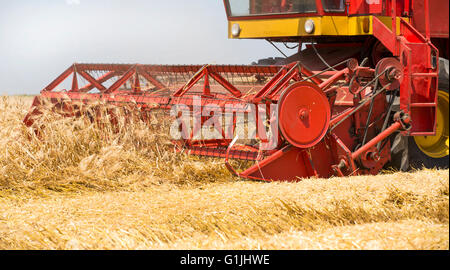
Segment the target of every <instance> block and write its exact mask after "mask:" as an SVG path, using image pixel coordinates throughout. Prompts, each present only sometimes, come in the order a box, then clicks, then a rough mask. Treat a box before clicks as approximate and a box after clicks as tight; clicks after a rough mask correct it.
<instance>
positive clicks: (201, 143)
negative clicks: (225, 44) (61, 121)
mask: <svg viewBox="0 0 450 270" xmlns="http://www.w3.org/2000/svg"><path fill="white" fill-rule="evenodd" d="M224 4H225V8H226V11H227V15H228V22H229V37H230V38H232V39H266V40H267V41H269V42H270V43H272V45H274V46H275V47H276V45H275V43H278V44H284V45H286V46H287V47H288V48H298V51H297V52H296V53H295V54H293V55H292V56H289V57H286V58H283V59H279V58H278V59H266V60H263V61H260V62H259V64H266V65H247V66H244V65H239V66H238V65H235V66H231V65H226V66H225V65H199V66H195V65H189V66H188V65H178V66H167V65H165V66H163V65H139V64H133V65H123V64H74V65H72V66H71V67H69V68H68V69H67V70H66V71H64V72H63V73H62V74H61V75H60V76H59V77H58V78H56V80H54V81H53V82H52V83H51V84H49V85H48V86H47V87H46V88H44V90H42V92H41V95H40V96H38V97H36V98H35V100H34V102H33V105H32V108H31V110H30V113H29V114H28V115H27V117H26V119H25V123H26V124H27V125H28V126H32V125H33V123H34V121H35V119H36V117H39V115H40V114H41V109H42V107H41V106H43V104H44V103H50V104H53V106H54V109H55V112H56V111H58V112H59V113H63V114H64V115H68V116H74V115H79V114H80V111H82V110H81V108H82V107H83V106H84V105H90V106H96V105H95V104H99V102H100V103H102V104H110V105H113V106H116V107H118V108H125V107H130V106H133V107H135V108H136V109H138V110H140V111H141V112H142V115H148V114H151V113H153V112H154V111H155V110H165V111H167V112H169V111H171V112H172V116H175V117H178V118H177V121H178V122H176V123H178V124H179V128H180V130H181V131H182V132H181V133H182V135H183V136H182V138H178V140H176V141H174V143H176V144H177V145H180V146H182V147H183V149H186V150H187V151H189V152H190V153H191V154H194V155H202V156H212V157H221V158H225V163H226V165H227V167H228V168H229V169H230V171H231V172H233V173H235V174H237V175H239V176H241V177H244V178H249V179H257V180H266V181H276V180H280V181H284V180H288V181H296V180H300V179H302V178H307V177H314V176H316V177H332V176H348V175H357V174H377V173H378V172H379V171H380V170H381V169H382V168H384V167H385V166H387V165H390V166H396V167H398V168H400V169H403V170H405V169H408V168H410V167H411V166H415V167H418V166H426V167H444V168H448V164H449V161H448V154H449V139H448V133H449V120H448V118H449V111H448V110H449V94H448V84H449V81H448V76H449V75H448V72H449V71H448V60H447V59H448V57H449V55H448V51H449V27H448V14H449V9H448V6H449V2H448V1H444V0H425V1H418V0H397V1H395V0H345V1H344V0H224ZM292 43H296V46H293V47H290V44H292ZM267 64H269V65H267ZM71 75H72V77H71V78H70V76H71ZM66 79H67V80H71V83H70V84H71V88H70V89H68V90H57V87H58V86H59V85H61V84H62V83H63V81H65V80H66ZM82 82H84V83H82ZM98 106H100V105H98ZM179 108H183V110H179ZM186 111H188V112H189V115H190V116H194V117H197V118H196V119H200V120H199V121H197V122H198V124H197V125H195V124H194V128H193V129H188V130H185V129H184V125H187V122H189V121H191V120H187V122H186V121H185V122H183V118H182V117H180V115H183V113H184V112H186ZM174 112H175V113H174ZM239 114H246V115H247V116H246V117H247V118H246V120H247V122H252V121H253V120H254V121H253V122H254V128H253V129H252V130H253V135H254V136H253V137H252V138H250V139H249V140H247V141H242V140H238V139H240V137H238V136H237V133H238V130H239V128H240V124H241V123H242V122H241V121H239V119H238V116H237V115H239ZM250 116H253V118H250ZM223 117H225V118H226V120H225V121H224V120H223ZM249 119H253V120H249ZM194 122H195V120H194ZM187 126H189V125H187ZM205 127H206V128H207V129H209V130H214V131H215V132H216V133H218V136H216V137H214V138H204V137H202V136H197V135H198V134H199V133H201V131H202V130H203V128H205ZM246 128H247V129H250V128H249V126H247V127H246ZM247 134H248V133H247ZM216 135H217V134H216ZM229 159H242V160H250V161H254V164H253V165H252V166H250V167H249V168H248V169H246V170H244V171H243V172H240V173H237V172H236V171H235V170H234V168H233V167H232V166H231V165H230V163H229V162H228V160H229Z"/></svg>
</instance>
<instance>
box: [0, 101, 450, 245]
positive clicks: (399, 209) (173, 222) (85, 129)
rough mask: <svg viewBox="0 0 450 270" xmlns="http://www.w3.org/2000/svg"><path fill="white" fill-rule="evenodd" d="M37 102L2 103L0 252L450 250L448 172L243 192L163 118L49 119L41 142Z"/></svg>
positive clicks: (251, 185)
mask: <svg viewBox="0 0 450 270" xmlns="http://www.w3.org/2000/svg"><path fill="white" fill-rule="evenodd" d="M31 101H32V98H30V97H2V98H1V100H0V249H20V250H22V249H32V250H35V249H46V250H47V249H75V250H79V249H82V250H83V249H163V250H166V249H168V250H170V249H188V250H195V249H251V250H255V249H264V250H272V249H296V250H298V249H319V250H326V249H333V250H334V249H345V250H347V249H357V250H360V249H369V250H373V249H388V250H392V249H400V250H402V249H427V250H428V249H444V250H448V249H449V171H448V170H428V169H423V170H417V171H414V172H410V173H401V172H383V173H382V174H380V175H378V176H355V177H347V178H331V179H306V180H304V181H301V182H299V183H261V182H252V181H244V180H242V179H238V178H236V177H233V176H231V175H230V174H229V173H228V171H227V169H226V168H225V166H224V164H223V161H221V160H215V159H200V158H197V157H192V156H187V155H185V154H183V153H176V152H175V149H174V148H173V146H172V145H171V144H170V143H169V142H168V137H167V135H166V133H164V132H162V131H163V130H164V127H163V126H164V123H163V122H162V121H161V119H158V117H154V118H153V119H151V125H150V126H148V125H147V124H144V123H142V122H139V121H136V122H133V123H131V124H120V123H119V127H118V129H117V128H113V127H111V126H108V125H107V124H99V123H91V122H90V121H86V119H82V118H78V119H71V118H62V117H59V116H57V115H54V114H44V116H43V117H42V118H43V119H42V121H43V122H41V123H37V126H38V128H39V131H40V132H39V134H38V135H36V133H35V132H34V130H33V129H30V128H26V127H25V126H24V125H23V124H22V120H23V118H24V116H25V114H26V113H27V111H28V109H29V107H30V104H31ZM43 123H45V126H44V125H42V126H40V125H39V124H43ZM42 138H45V139H42ZM235 165H236V166H239V165H242V164H241V163H237V162H236V163H235Z"/></svg>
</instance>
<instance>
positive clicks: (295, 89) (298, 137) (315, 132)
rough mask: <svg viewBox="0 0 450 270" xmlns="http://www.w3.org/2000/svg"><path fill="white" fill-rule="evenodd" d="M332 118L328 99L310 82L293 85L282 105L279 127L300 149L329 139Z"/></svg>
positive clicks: (285, 93) (279, 111)
mask: <svg viewBox="0 0 450 270" xmlns="http://www.w3.org/2000/svg"><path fill="white" fill-rule="evenodd" d="M330 119H331V108H330V103H329V102H328V98H327V97H326V96H325V94H324V93H323V92H322V90H321V89H320V88H319V87H318V86H317V85H315V84H313V83H310V82H298V83H295V84H293V85H291V86H289V87H288V88H287V89H286V90H285V91H284V92H283V94H282V95H281V97H280V100H279V102H278V125H279V127H280V130H281V133H282V134H283V136H284V138H285V139H286V140H287V141H288V142H289V143H291V144H292V145H294V146H296V147H299V148H309V147H313V146H314V145H316V144H317V143H319V142H320V141H321V140H322V139H323V137H324V136H325V134H326V132H327V130H328V127H329V124H330Z"/></svg>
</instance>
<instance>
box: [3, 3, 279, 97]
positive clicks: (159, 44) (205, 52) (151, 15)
mask: <svg viewBox="0 0 450 270" xmlns="http://www.w3.org/2000/svg"><path fill="white" fill-rule="evenodd" d="M0 7H1V8H0V82H1V83H0V95H17V94H38V93H39V92H40V90H42V89H43V88H44V87H45V86H46V85H47V84H49V83H50V82H51V81H52V80H54V79H55V78H56V77H57V76H58V75H59V74H61V73H62V72H63V71H64V70H65V69H66V68H67V67H69V66H70V65H71V64H72V63H75V62H78V63H140V64H206V63H208V64H250V63H251V62H253V61H255V60H258V59H261V58H266V57H275V56H281V55H280V54H279V52H277V51H276V50H275V49H274V48H273V47H272V46H271V45H270V44H269V43H268V42H266V41H264V40H229V39H228V37H227V18H226V14H225V8H224V5H223V1H222V0H163V1H161V0H14V1H11V0H0Z"/></svg>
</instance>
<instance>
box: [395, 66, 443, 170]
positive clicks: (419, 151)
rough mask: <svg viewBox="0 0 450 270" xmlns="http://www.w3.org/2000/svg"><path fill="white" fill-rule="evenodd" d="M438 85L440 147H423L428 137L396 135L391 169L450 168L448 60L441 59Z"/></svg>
mask: <svg viewBox="0 0 450 270" xmlns="http://www.w3.org/2000/svg"><path fill="white" fill-rule="evenodd" d="M438 83H439V87H438V90H439V95H438V111H439V113H440V114H441V118H440V119H441V121H439V120H438V125H443V131H442V133H441V135H440V137H439V138H440V139H439V140H438V141H439V143H438V145H439V146H438V147H436V145H433V146H432V147H430V148H426V147H421V146H420V145H421V142H423V140H424V138H425V139H426V138H427V137H404V136H402V135H401V134H396V135H395V137H394V138H393V140H392V141H391V142H392V149H391V158H392V161H391V163H390V164H389V165H390V167H394V168H396V169H398V170H401V171H407V170H409V169H420V168H430V169H431V168H439V169H448V168H449V155H448V152H449V150H448V147H449V144H448V135H449V105H448V101H449V62H448V60H447V59H443V58H440V59H439V82H438ZM438 119H439V117H438ZM430 138H434V137H430ZM425 145H427V146H428V143H425ZM436 149H437V150H436Z"/></svg>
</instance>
